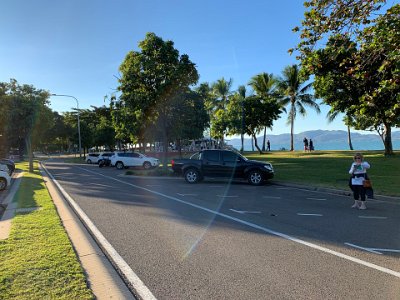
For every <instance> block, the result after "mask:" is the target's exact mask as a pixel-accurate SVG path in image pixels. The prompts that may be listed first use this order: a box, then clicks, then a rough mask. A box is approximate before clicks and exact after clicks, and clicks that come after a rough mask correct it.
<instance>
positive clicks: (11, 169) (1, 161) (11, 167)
mask: <svg viewBox="0 0 400 300" xmlns="http://www.w3.org/2000/svg"><path fill="white" fill-rule="evenodd" d="M0 164H2V165H6V166H7V168H8V170H9V171H8V174H9V175H10V176H11V174H12V173H13V172H14V170H15V163H14V161H13V160H11V159H7V158H1V159H0Z"/></svg>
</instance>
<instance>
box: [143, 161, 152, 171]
mask: <svg viewBox="0 0 400 300" xmlns="http://www.w3.org/2000/svg"><path fill="white" fill-rule="evenodd" d="M150 168H151V163H149V162H148V161H145V162H144V163H143V169H145V170H148V169H150Z"/></svg>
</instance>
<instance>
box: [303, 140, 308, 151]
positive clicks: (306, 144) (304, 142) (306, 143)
mask: <svg viewBox="0 0 400 300" xmlns="http://www.w3.org/2000/svg"><path fill="white" fill-rule="evenodd" d="M303 144H304V151H307V150H308V140H307V138H306V137H305V138H304V139H303Z"/></svg>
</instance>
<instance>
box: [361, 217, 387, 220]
mask: <svg viewBox="0 0 400 300" xmlns="http://www.w3.org/2000/svg"><path fill="white" fill-rule="evenodd" d="M358 217H359V218H360V219H379V220H384V219H387V217H378V216H358Z"/></svg>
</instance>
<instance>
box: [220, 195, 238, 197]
mask: <svg viewBox="0 0 400 300" xmlns="http://www.w3.org/2000/svg"><path fill="white" fill-rule="evenodd" d="M217 197H220V198H237V197H239V196H225V195H217Z"/></svg>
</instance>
